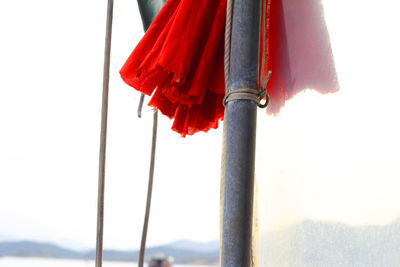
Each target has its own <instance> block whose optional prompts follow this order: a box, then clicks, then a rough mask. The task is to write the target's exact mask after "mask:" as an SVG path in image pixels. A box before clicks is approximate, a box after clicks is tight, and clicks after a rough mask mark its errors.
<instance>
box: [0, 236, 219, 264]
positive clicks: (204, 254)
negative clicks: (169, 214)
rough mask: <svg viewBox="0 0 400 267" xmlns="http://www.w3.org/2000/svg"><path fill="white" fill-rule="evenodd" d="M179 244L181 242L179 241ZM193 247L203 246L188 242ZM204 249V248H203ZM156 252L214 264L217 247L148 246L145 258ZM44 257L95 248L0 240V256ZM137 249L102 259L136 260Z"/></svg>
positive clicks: (91, 254)
mask: <svg viewBox="0 0 400 267" xmlns="http://www.w3.org/2000/svg"><path fill="white" fill-rule="evenodd" d="M180 244H181V245H182V244H183V243H180ZM190 244H191V245H192V246H193V247H200V248H203V247H202V245H204V244H200V245H196V242H190ZM203 249H204V248H203ZM156 253H165V254H167V255H169V256H172V257H174V262H175V263H178V264H193V263H197V264H215V263H217V262H218V257H219V252H218V248H217V249H216V250H214V251H212V250H210V251H199V250H192V249H185V248H183V247H181V248H174V247H172V246H168V245H166V246H158V247H149V248H147V249H146V258H147V259H148V258H149V257H150V256H151V255H153V254H156ZM1 256H13V257H45V258H65V259H94V258H95V250H90V251H87V252H77V251H74V250H70V249H66V248H62V247H59V246H57V245H53V244H48V243H38V242H30V241H21V242H0V257H1ZM138 256H139V252H138V251H118V250H104V251H103V259H104V260H106V261H137V260H138Z"/></svg>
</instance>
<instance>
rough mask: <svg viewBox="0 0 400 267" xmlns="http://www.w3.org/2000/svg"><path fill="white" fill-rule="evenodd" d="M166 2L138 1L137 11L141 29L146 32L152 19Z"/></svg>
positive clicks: (160, 0)
mask: <svg viewBox="0 0 400 267" xmlns="http://www.w3.org/2000/svg"><path fill="white" fill-rule="evenodd" d="M165 2H166V0H138V5H139V11H140V15H141V17H142V22H143V28H144V30H145V31H146V30H147V29H148V28H149V27H150V24H151V23H152V22H153V20H154V18H155V17H156V16H157V14H158V12H160V10H161V8H162V7H163V5H164V4H165Z"/></svg>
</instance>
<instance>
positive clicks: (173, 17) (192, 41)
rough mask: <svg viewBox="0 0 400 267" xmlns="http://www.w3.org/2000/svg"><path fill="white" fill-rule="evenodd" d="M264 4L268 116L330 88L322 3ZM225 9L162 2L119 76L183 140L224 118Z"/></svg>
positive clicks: (333, 85) (187, 1) (211, 3)
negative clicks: (306, 92) (303, 94)
mask: <svg viewBox="0 0 400 267" xmlns="http://www.w3.org/2000/svg"><path fill="white" fill-rule="evenodd" d="M265 1H267V9H266V11H265V12H266V15H267V23H266V26H265V27H266V31H267V38H266V40H265V42H266V57H265V60H266V68H265V72H267V71H268V70H272V76H271V79H270V81H269V83H268V87H267V90H268V93H269V95H270V109H269V110H270V112H272V113H277V112H279V109H280V108H281V107H282V106H283V105H284V102H285V100H286V99H287V98H289V97H291V96H292V95H294V94H295V93H296V92H298V91H299V90H302V89H305V88H316V89H317V90H319V91H320V92H330V91H334V90H336V89H337V88H338V85H337V78H336V72H335V68H334V64H333V59H332V54H331V50H330V43H329V37H328V34H327V31H326V26H325V23H324V21H323V16H322V14H323V11H322V6H321V4H320V0H298V1H294V3H293V1H290V0H265ZM289 2H290V3H291V4H290V5H289ZM225 12H226V1H225V0H219V1H216V0H202V1H193V0H168V1H167V2H166V4H165V6H164V7H163V9H162V10H161V11H160V13H159V15H158V16H157V17H156V19H155V20H154V22H153V23H152V25H151V26H150V28H149V29H148V31H147V32H146V34H145V35H144V37H143V38H142V40H141V41H140V42H139V44H138V45H137V46H136V48H135V49H134V50H133V52H132V54H131V55H130V56H129V58H128V60H127V61H126V63H125V64H124V66H123V67H122V69H121V71H120V74H121V77H122V79H123V80H124V81H125V82H126V83H127V84H129V85H130V86H132V87H134V88H136V89H137V90H139V91H140V92H142V93H144V94H147V95H152V97H151V99H150V102H149V105H150V106H153V107H155V108H157V109H159V110H160V111H161V113H163V114H164V115H166V116H168V117H169V118H171V119H174V123H173V125H172V129H173V130H175V131H177V132H179V133H180V134H181V135H182V136H185V135H187V134H189V135H191V134H194V133H196V132H198V131H208V130H209V129H210V128H217V127H218V121H219V120H220V119H222V118H223V113H224V107H223V106H222V101H223V97H224V94H225V85H224V73H223V54H224V51H223V50H224V49H223V46H224V44H223V42H224V38H223V37H224V36H223V35H224V26H225ZM261 42H262V40H261Z"/></svg>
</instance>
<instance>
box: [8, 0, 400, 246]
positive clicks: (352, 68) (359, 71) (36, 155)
mask: <svg viewBox="0 0 400 267" xmlns="http://www.w3.org/2000/svg"><path fill="white" fill-rule="evenodd" d="M323 2H324V6H325V15H326V21H327V25H328V29H329V32H330V37H331V41H332V48H333V53H334V57H335V62H336V67H337V71H338V75H339V80H340V84H341V91H340V92H338V93H335V94H331V95H319V94H318V93H315V92H313V91H310V90H308V91H306V92H304V93H301V94H299V95H297V96H296V97H294V98H293V99H292V100H290V101H288V102H287V103H286V106H285V107H284V108H283V109H282V111H281V113H280V114H279V115H278V116H275V117H273V116H267V115H266V114H265V110H259V112H258V113H259V114H258V125H257V137H258V139H257V155H256V176H257V184H258V191H259V194H258V195H259V198H258V202H259V220H260V223H259V225H260V231H261V232H268V231H271V230H273V229H276V228H279V227H282V226H285V225H287V224H291V223H294V222H296V221H299V220H302V219H314V220H326V221H340V222H344V223H347V224H351V225H363V224H386V223H389V222H390V221H392V220H394V219H396V218H397V217H399V216H400V194H399V192H400V182H399V181H400V179H399V178H400V170H399V168H398V160H399V159H400V152H399V151H400V141H399V140H398V136H399V135H400V127H399V125H398V114H400V106H399V105H398V99H399V97H400V90H399V89H400V88H399V87H400V85H399V83H398V81H397V80H398V78H397V77H398V62H400V51H399V50H398V47H400V37H399V36H398V35H397V34H395V33H396V32H397V29H396V27H397V26H396V25H399V23H400V18H399V17H398V16H397V14H396V13H397V12H396V10H398V7H399V4H397V3H396V2H395V1H391V0H382V1H380V2H379V5H378V4H376V1H371V0H367V1H361V0H352V1H348V0H347V1H345V0H336V1H331V0H324V1H323ZM106 4H107V3H106V1H101V2H99V1H95V0H86V1H77V0H70V1H50V0H37V1H28V0H15V1H2V2H0V25H2V26H0V35H1V39H2V41H1V43H0V73H1V74H0V77H1V78H0V125H1V131H0V238H2V237H3V239H7V238H8V239H33V240H42V241H51V242H57V243H60V244H67V245H69V246H71V247H75V248H78V247H85V248H87V247H89V248H92V247H94V246H95V231H96V208H97V207H96V201H97V179H98V153H99V135H100V133H99V132H100V109H101V90H102V71H103V50H104V36H105V18H106V14H105V13H106ZM142 35H143V30H142V24H141V20H140V16H139V13H138V9H137V5H136V2H135V1H132V0H119V1H116V2H115V5H114V26H113V41H112V55H111V56H112V60H111V80H110V102H109V129H108V146H107V165H106V199H105V202H106V204H105V236H104V246H105V247H106V248H117V249H133V248H138V247H139V244H140V236H141V229H142V223H143V215H144V206H145V199H146V189H147V177H148V165H149V159H150V141H151V131H152V129H151V125H152V111H151V109H150V108H149V107H145V108H144V114H143V117H142V119H138V118H137V116H136V109H137V104H138V100H139V94H138V93H137V92H135V91H134V90H133V89H131V88H129V87H128V86H127V85H125V84H124V83H123V82H122V80H121V79H120V77H119V75H118V71H119V69H120V68H121V66H122V64H123V63H124V61H125V60H126V58H127V56H128V55H129V54H130V52H131V51H132V49H133V48H134V46H135V44H136V43H137V42H138V41H139V40H140V38H141V36H142ZM170 127H171V121H169V120H168V119H166V118H164V117H162V116H160V125H159V135H158V145H157V160H156V170H155V182H154V191H153V202H152V211H151V216H150V227H149V234H148V245H150V246H151V245H156V244H162V243H165V242H170V241H173V240H176V239H191V240H197V241H209V240H215V239H218V236H219V174H220V155H221V140H222V136H221V128H220V129H218V130H214V131H210V132H209V133H207V134H204V133H199V134H196V135H195V136H192V137H187V138H181V137H180V136H179V135H178V134H176V133H175V132H173V131H171V130H170Z"/></svg>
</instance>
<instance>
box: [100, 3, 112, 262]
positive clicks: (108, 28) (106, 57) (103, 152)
mask: <svg viewBox="0 0 400 267" xmlns="http://www.w3.org/2000/svg"><path fill="white" fill-rule="evenodd" d="M113 8H114V1H113V0H108V4H107V22H106V25H107V26H106V40H105V48H104V70H103V98H102V108H101V133H100V153H99V154H100V155H99V180H98V195H97V232H96V267H101V266H102V265H103V229H104V183H105V167H106V143H107V142H106V141H107V114H108V92H109V81H110V57H111V35H112V20H113Z"/></svg>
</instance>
